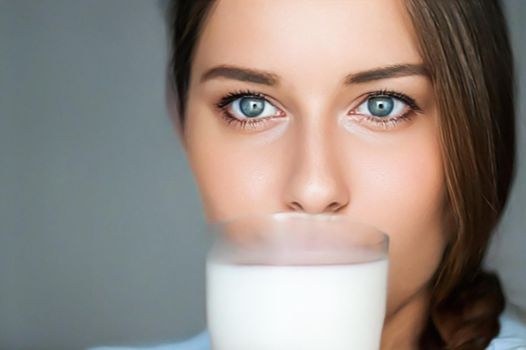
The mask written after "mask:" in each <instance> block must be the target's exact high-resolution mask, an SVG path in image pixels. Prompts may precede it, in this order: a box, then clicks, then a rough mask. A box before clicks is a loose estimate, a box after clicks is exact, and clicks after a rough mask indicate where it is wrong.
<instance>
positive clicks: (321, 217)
mask: <svg viewBox="0 0 526 350" xmlns="http://www.w3.org/2000/svg"><path fill="white" fill-rule="evenodd" d="M292 219H309V220H312V219H314V220H317V221H329V222H341V223H348V224H352V225H354V226H359V227H362V228H364V229H367V230H369V231H372V232H374V233H375V234H376V236H377V237H379V239H378V240H375V241H374V242H372V244H375V245H383V246H384V249H385V250H386V251H388V250H389V249H388V248H389V245H390V244H389V243H390V236H389V234H387V233H386V232H385V231H382V230H380V229H379V228H377V227H375V226H373V225H371V224H368V223H365V222H361V221H356V220H354V218H353V217H351V216H349V215H343V214H326V213H319V214H310V213H306V212H295V211H278V212H270V213H251V214H244V215H239V216H236V217H233V218H228V219H220V220H214V221H211V222H208V223H207V229H208V230H207V231H208V232H209V233H210V234H212V235H215V233H217V232H220V231H221V228H222V227H226V226H228V225H232V224H235V223H238V222H239V223H241V222H246V221H250V220H257V221H260V220H268V221H275V222H279V221H289V220H292Z"/></svg>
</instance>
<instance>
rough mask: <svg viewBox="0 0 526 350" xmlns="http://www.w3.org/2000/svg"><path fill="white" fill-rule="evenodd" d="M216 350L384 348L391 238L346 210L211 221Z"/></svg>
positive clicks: (210, 322)
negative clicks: (343, 213)
mask: <svg viewBox="0 0 526 350" xmlns="http://www.w3.org/2000/svg"><path fill="white" fill-rule="evenodd" d="M210 232H211V233H212V235H213V238H214V244H213V246H212V248H211V250H210V251H209V253H208V256H207V266H206V285H207V291H206V297H207V326H208V331H209V335H210V339H211V344H212V349H213V350H353V349H356V350H378V349H379V347H380V337H381V332H382V325H383V321H384V317H385V304H386V291H387V273H388V272H387V271H388V236H387V235H386V234H385V233H382V232H380V231H379V230H378V229H376V228H374V227H372V226H368V225H366V224H363V223H358V222H355V221H353V220H352V218H350V217H348V216H343V215H325V214H317V215H311V214H303V213H294V212H292V213H274V214H266V215H253V216H247V217H242V218H239V219H235V220H230V221H223V222H216V223H213V224H211V225H210Z"/></svg>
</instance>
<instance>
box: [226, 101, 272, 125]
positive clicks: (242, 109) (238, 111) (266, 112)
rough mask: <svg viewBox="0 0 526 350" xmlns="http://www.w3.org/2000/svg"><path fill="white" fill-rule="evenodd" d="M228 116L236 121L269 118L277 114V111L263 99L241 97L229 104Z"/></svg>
mask: <svg viewBox="0 0 526 350" xmlns="http://www.w3.org/2000/svg"><path fill="white" fill-rule="evenodd" d="M228 112H229V114H230V115H231V116H232V117H234V118H237V119H241V120H243V119H256V118H269V117H274V116H276V115H277V114H278V109H277V108H276V107H274V106H273V105H272V104H271V103H270V102H269V101H267V100H266V99H265V98H262V97H258V96H243V97H239V98H236V99H235V100H233V101H232V102H231V103H230V108H228Z"/></svg>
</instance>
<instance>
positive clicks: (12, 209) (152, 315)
mask: <svg viewBox="0 0 526 350" xmlns="http://www.w3.org/2000/svg"><path fill="white" fill-rule="evenodd" d="M504 3H505V5H506V12H507V15H508V19H509V25H510V29H511V34H512V38H513V43H514V49H515V54H516V61H517V63H518V64H517V74H518V79H519V80H520V86H521V91H520V94H519V98H518V102H519V108H520V109H519V110H520V113H519V116H518V119H519V120H518V124H519V125H518V136H519V144H518V151H519V167H518V172H517V177H516V181H515V185H514V189H513V193H512V197H511V201H510V203H509V206H508V209H507V212H506V215H505V218H504V221H503V222H502V224H501V225H500V227H499V230H498V235H497V237H496V239H495V240H494V242H493V245H492V248H491V251H490V254H489V258H488V262H487V263H488V265H489V267H490V268H494V269H497V270H498V271H499V273H500V275H501V277H502V279H503V282H504V286H505V290H506V293H507V295H508V297H509V300H510V301H511V302H512V303H514V304H516V305H519V306H521V307H522V308H523V310H526V272H525V268H524V267H525V266H526V210H525V208H526V152H525V149H526V137H525V136H526V116H525V113H524V112H525V111H526V103H525V101H526V64H525V62H526V25H525V22H524V21H523V18H524V16H525V15H526V1H522V0H506V1H504ZM162 7H163V2H159V1H153V0H152V1H144V0H90V1H70V0H46V1H37V0H33V1H29V0H21V1H16V0H12V1H6V0H0V349H2V350H4V349H54V350H60V349H83V348H85V347H88V346H94V345H100V344H146V343H158V342H165V341H172V340H176V339H180V338H185V337H188V336H191V335H193V334H195V333H197V332H199V331H201V330H202V329H204V327H205V304H204V302H205V294H204V257H205V254H206V247H207V244H208V243H207V237H206V234H205V224H204V220H203V215H202V209H201V204H200V200H199V196H198V193H197V190H196V187H195V183H194V181H193V179H192V176H191V174H190V171H189V168H188V164H187V162H186V159H185V155H184V153H183V152H182V149H181V147H180V145H179V141H178V140H177V138H176V135H175V132H174V130H173V127H172V125H171V123H170V120H169V118H168V116H167V113H166V111H165V100H164V82H165V81H164V77H165V75H164V73H165V62H166V58H167V47H166V31H165V27H164V18H163V11H162Z"/></svg>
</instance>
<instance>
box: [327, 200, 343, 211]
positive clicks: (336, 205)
mask: <svg viewBox="0 0 526 350" xmlns="http://www.w3.org/2000/svg"><path fill="white" fill-rule="evenodd" d="M341 207H342V205H341V204H340V203H338V202H332V203H331V204H329V206H327V211H330V212H336V211H338V210H339V209H340V208H341Z"/></svg>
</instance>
